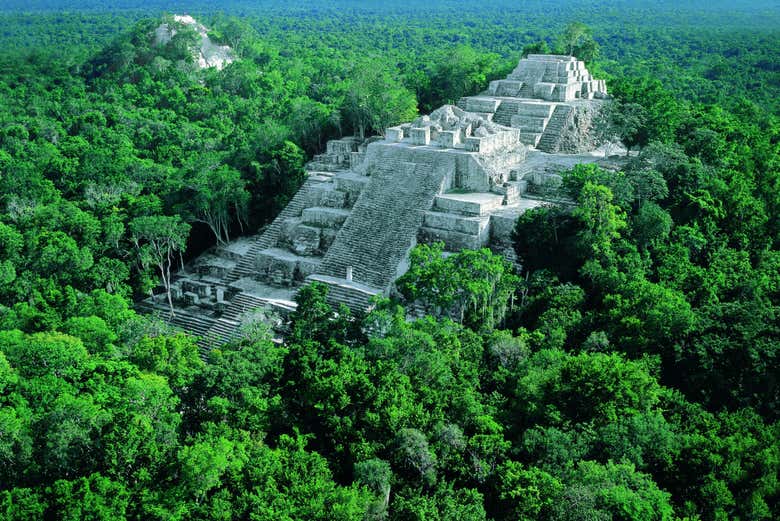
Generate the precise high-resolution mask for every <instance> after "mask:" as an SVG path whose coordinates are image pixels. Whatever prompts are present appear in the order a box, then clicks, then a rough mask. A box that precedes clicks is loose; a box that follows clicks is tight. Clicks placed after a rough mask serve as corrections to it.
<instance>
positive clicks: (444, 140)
mask: <svg viewBox="0 0 780 521" xmlns="http://www.w3.org/2000/svg"><path fill="white" fill-rule="evenodd" d="M438 141H439V144H440V145H441V146H443V147H444V148H455V145H458V144H460V132H457V131H454V130H442V131H441V132H439V137H438Z"/></svg>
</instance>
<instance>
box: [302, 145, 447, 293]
mask: <svg viewBox="0 0 780 521" xmlns="http://www.w3.org/2000/svg"><path fill="white" fill-rule="evenodd" d="M419 161H420V162H418V163H414V162H407V161H403V160H399V159H396V158H395V157H394V156H393V155H391V154H387V155H385V156H384V157H382V158H379V160H378V161H377V162H376V164H375V167H374V170H373V171H372V172H371V177H370V183H369V186H368V187H367V188H366V189H365V190H364V191H363V192H362V193H361V195H360V197H359V198H358V200H357V201H356V202H355V205H354V207H353V209H352V213H351V215H350V216H349V218H347V220H346V222H345V223H344V225H343V226H342V227H341V230H340V231H339V233H338V235H337V236H336V240H335V241H334V243H333V245H332V246H331V248H330V249H329V250H328V252H327V253H326V254H325V257H324V258H323V261H322V264H321V266H320V269H319V270H318V271H317V274H322V275H327V276H331V277H335V278H343V277H345V274H346V270H347V268H348V267H352V269H353V276H354V280H355V281H357V282H360V283H363V284H366V285H368V286H370V287H374V288H381V289H385V288H387V287H389V286H390V284H391V283H392V282H393V280H394V279H395V276H396V272H397V267H398V264H399V262H400V261H401V260H402V258H403V256H404V255H406V252H407V251H408V250H409V248H410V247H411V246H412V244H413V243H414V241H415V238H416V236H417V230H418V229H419V227H420V225H421V224H422V218H423V213H424V211H426V210H428V209H429V208H430V207H431V204H432V203H433V198H434V197H435V195H436V193H437V192H438V190H439V189H440V187H441V184H442V182H443V179H444V176H445V175H446V173H447V172H443V171H439V170H441V169H438V170H437V169H436V168H434V165H433V164H431V163H428V162H425V160H422V159H421V160H419Z"/></svg>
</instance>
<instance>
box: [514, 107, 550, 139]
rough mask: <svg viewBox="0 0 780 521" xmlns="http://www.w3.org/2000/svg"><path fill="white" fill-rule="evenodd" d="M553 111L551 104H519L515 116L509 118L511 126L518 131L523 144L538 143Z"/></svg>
mask: <svg viewBox="0 0 780 521" xmlns="http://www.w3.org/2000/svg"><path fill="white" fill-rule="evenodd" d="M554 110H555V105H554V104H552V103H542V102H521V103H520V104H519V106H518V107H517V114H516V115H514V116H512V118H511V126H512V127H513V128H516V129H518V130H520V139H521V140H522V142H523V143H526V144H529V145H533V146H534V147H535V146H536V145H537V144H538V143H539V140H540V139H541V137H542V134H543V133H544V131H545V128H547V124H548V122H549V121H550V118H551V117H552V114H553V112H554Z"/></svg>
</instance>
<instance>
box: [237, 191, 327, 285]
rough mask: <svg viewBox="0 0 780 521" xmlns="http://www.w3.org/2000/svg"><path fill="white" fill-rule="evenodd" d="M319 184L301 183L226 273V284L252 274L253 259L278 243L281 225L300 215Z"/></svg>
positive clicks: (253, 267) (253, 269)
mask: <svg viewBox="0 0 780 521" xmlns="http://www.w3.org/2000/svg"><path fill="white" fill-rule="evenodd" d="M319 184H322V181H319V180H314V179H307V180H306V182H304V183H303V186H301V188H300V189H299V190H298V191H297V192H296V193H295V195H294V196H293V198H292V200H290V202H289V203H288V204H287V206H285V207H284V210H282V211H281V212H280V213H279V215H277V216H276V218H275V219H274V220H273V221H272V222H271V224H269V225H268V226H267V227H266V229H265V231H263V233H262V234H261V235H260V236H258V237H257V238H256V240H255V242H254V244H252V246H251V247H250V248H249V250H248V251H247V252H246V254H245V255H244V256H243V257H242V258H241V259H240V260H239V261H238V263H237V264H236V267H235V268H234V269H233V270H232V271H231V272H230V273H228V275H227V277H225V283H226V284H230V283H231V282H235V281H237V280H238V279H240V278H242V277H250V276H252V275H253V274H254V272H255V258H256V257H257V254H258V253H260V252H261V251H262V250H265V249H267V248H270V247H272V246H274V245H276V243H277V242H278V241H279V232H280V231H281V228H282V223H284V221H285V220H287V219H289V218H290V217H296V216H299V215H300V214H301V212H302V211H303V209H304V208H305V207H306V205H307V204H309V202H310V201H311V197H312V192H313V190H312V188H313V187H314V186H317V185H319Z"/></svg>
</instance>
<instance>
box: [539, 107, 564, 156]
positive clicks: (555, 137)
mask: <svg viewBox="0 0 780 521" xmlns="http://www.w3.org/2000/svg"><path fill="white" fill-rule="evenodd" d="M572 112H573V111H572V108H571V107H570V106H568V105H557V106H556V107H555V111H554V112H553V113H552V116H551V117H550V121H549V123H547V126H546V128H545V129H544V133H543V134H542V136H541V139H539V143H538V145H537V146H536V148H538V149H539V150H542V151H544V152H548V153H556V152H558V150H559V149H560V143H561V140H562V139H563V129H564V128H565V126H566V123H567V121H568V119H569V117H570V115H571V114H572Z"/></svg>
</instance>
